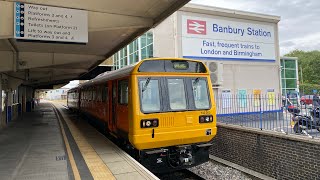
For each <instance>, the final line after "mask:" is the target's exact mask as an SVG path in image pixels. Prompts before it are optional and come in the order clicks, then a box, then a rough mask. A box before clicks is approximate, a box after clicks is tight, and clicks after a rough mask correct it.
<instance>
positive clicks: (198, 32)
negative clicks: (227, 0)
mask: <svg viewBox="0 0 320 180" xmlns="http://www.w3.org/2000/svg"><path fill="white" fill-rule="evenodd" d="M181 25H182V28H181V29H182V55H183V57H185V58H193V59H202V60H231V61H260V62H275V60H276V57H275V56H276V53H275V52H276V49H275V39H276V38H275V34H274V24H272V23H259V22H256V21H244V20H239V19H235V18H226V17H214V18H207V17H197V16H182V24H181Z"/></svg>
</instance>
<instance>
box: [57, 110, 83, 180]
mask: <svg viewBox="0 0 320 180" xmlns="http://www.w3.org/2000/svg"><path fill="white" fill-rule="evenodd" d="M56 115H57V117H58V118H57V119H58V121H59V124H60V129H61V133H62V136H63V140H64V144H65V146H66V150H67V154H68V158H69V161H70V165H71V168H72V172H73V176H74V179H75V180H81V177H80V173H79V170H78V168H77V165H76V161H75V160H74V157H73V153H72V151H71V148H70V144H69V141H68V139H67V136H66V133H65V131H64V127H63V125H62V122H61V120H60V118H59V116H58V114H56Z"/></svg>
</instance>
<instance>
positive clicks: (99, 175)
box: [58, 109, 115, 179]
mask: <svg viewBox="0 0 320 180" xmlns="http://www.w3.org/2000/svg"><path fill="white" fill-rule="evenodd" d="M58 111H60V110H59V109H58ZM60 112H61V111H60ZM61 114H62V113H61ZM62 116H63V118H64V120H65V122H66V124H67V125H68V127H69V130H70V132H71V134H72V136H73V138H74V140H75V142H76V143H77V145H78V147H79V150H80V152H81V154H82V156H83V159H84V160H85V162H86V164H87V166H88V168H89V170H90V172H91V175H92V177H93V178H94V179H115V177H114V176H113V174H112V173H111V171H110V170H109V168H108V167H107V165H106V164H105V163H104V162H103V160H102V159H101V158H100V156H99V155H98V154H97V153H96V151H95V150H94V149H93V148H92V146H91V145H90V144H89V143H88V141H87V140H86V138H85V137H84V136H83V134H82V133H81V131H80V130H79V129H78V128H77V127H76V126H75V125H74V124H73V122H71V120H70V119H69V118H68V117H66V116H64V114H62Z"/></svg>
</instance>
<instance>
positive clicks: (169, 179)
mask: <svg viewBox="0 0 320 180" xmlns="http://www.w3.org/2000/svg"><path fill="white" fill-rule="evenodd" d="M155 175H156V176H157V177H158V178H159V179H161V180H177V179H179V180H180V179H184V180H204V178H202V177H200V176H198V175H197V174H195V173H193V172H191V171H189V170H187V169H183V170H179V171H175V172H171V173H166V174H155Z"/></svg>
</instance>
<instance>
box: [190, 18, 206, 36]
mask: <svg viewBox="0 0 320 180" xmlns="http://www.w3.org/2000/svg"><path fill="white" fill-rule="evenodd" d="M187 33H188V34H201V35H206V34H207V23H206V21H200V20H191V19H187Z"/></svg>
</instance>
